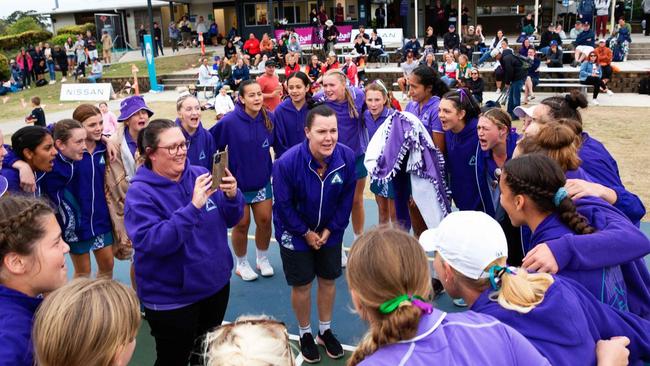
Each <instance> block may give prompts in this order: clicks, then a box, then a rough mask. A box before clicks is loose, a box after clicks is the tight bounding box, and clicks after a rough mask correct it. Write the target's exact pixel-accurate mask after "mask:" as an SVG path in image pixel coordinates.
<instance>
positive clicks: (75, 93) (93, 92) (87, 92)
mask: <svg viewBox="0 0 650 366" xmlns="http://www.w3.org/2000/svg"><path fill="white" fill-rule="evenodd" d="M112 94H113V86H112V85H111V83H97V84H92V83H87V84H61V96H60V97H59V99H60V100H61V101H104V102H107V101H108V100H110V99H111V95H112Z"/></svg>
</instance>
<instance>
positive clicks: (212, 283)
mask: <svg viewBox="0 0 650 366" xmlns="http://www.w3.org/2000/svg"><path fill="white" fill-rule="evenodd" d="M206 172H207V171H206V169H205V168H203V167H199V166H193V165H190V164H189V160H188V161H187V162H186V163H185V170H184V171H183V174H182V175H181V178H180V180H179V181H178V182H174V181H172V180H169V179H168V178H165V177H162V176H160V175H158V174H156V173H154V172H153V171H152V170H151V169H149V168H147V167H146V166H142V167H140V168H139V169H138V170H137V171H136V173H135V177H133V180H132V181H131V185H130V187H129V190H128V192H127V193H126V203H125V206H124V218H125V220H124V224H125V226H126V231H127V233H128V235H129V238H131V240H132V241H133V248H134V249H135V255H134V262H135V268H136V270H135V278H136V283H137V285H138V286H137V290H138V296H139V297H140V299H141V301H142V302H143V303H147V304H148V305H160V306H161V307H165V306H166V305H167V306H169V305H172V304H192V303H195V302H197V301H200V300H202V299H204V298H206V297H208V296H210V295H213V294H214V293H216V292H217V291H219V290H220V289H221V288H223V286H225V285H226V284H228V282H229V281H230V275H231V272H232V268H233V262H232V255H231V254H230V248H229V247H228V228H230V227H233V226H235V224H237V222H239V220H240V219H241V217H242V216H243V205H244V198H243V195H242V193H241V192H240V191H238V192H237V196H236V197H235V198H233V199H229V198H227V197H226V195H225V194H224V193H223V191H221V190H219V191H216V192H215V193H213V194H212V196H210V198H209V199H208V202H207V203H206V204H205V206H203V207H202V208H201V209H197V208H196V207H194V205H193V204H192V194H193V192H194V183H195V181H196V178H197V177H198V176H199V175H201V174H204V173H206Z"/></svg>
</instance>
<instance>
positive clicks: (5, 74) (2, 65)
mask: <svg viewBox="0 0 650 366" xmlns="http://www.w3.org/2000/svg"><path fill="white" fill-rule="evenodd" d="M10 76H11V71H10V70H9V60H7V58H6V57H5V56H4V55H0V80H2V81H7V80H9V77H10Z"/></svg>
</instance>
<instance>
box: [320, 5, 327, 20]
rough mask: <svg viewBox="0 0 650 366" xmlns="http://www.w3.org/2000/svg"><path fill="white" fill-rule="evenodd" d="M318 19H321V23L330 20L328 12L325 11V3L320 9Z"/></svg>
mask: <svg viewBox="0 0 650 366" xmlns="http://www.w3.org/2000/svg"><path fill="white" fill-rule="evenodd" d="M318 20H319V21H320V24H321V25H323V24H325V23H326V22H327V20H328V17H327V12H326V11H325V5H321V6H320V10H319V11H318Z"/></svg>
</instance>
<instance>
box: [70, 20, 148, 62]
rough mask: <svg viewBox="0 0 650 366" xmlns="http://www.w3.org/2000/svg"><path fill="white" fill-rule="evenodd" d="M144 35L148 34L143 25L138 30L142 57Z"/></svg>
mask: <svg viewBox="0 0 650 366" xmlns="http://www.w3.org/2000/svg"><path fill="white" fill-rule="evenodd" d="M145 34H149V33H148V32H147V30H146V29H145V28H144V24H140V29H139V30H138V43H140V55H142V57H144V35H145ZM77 55H78V54H77ZM77 58H78V56H77Z"/></svg>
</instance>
